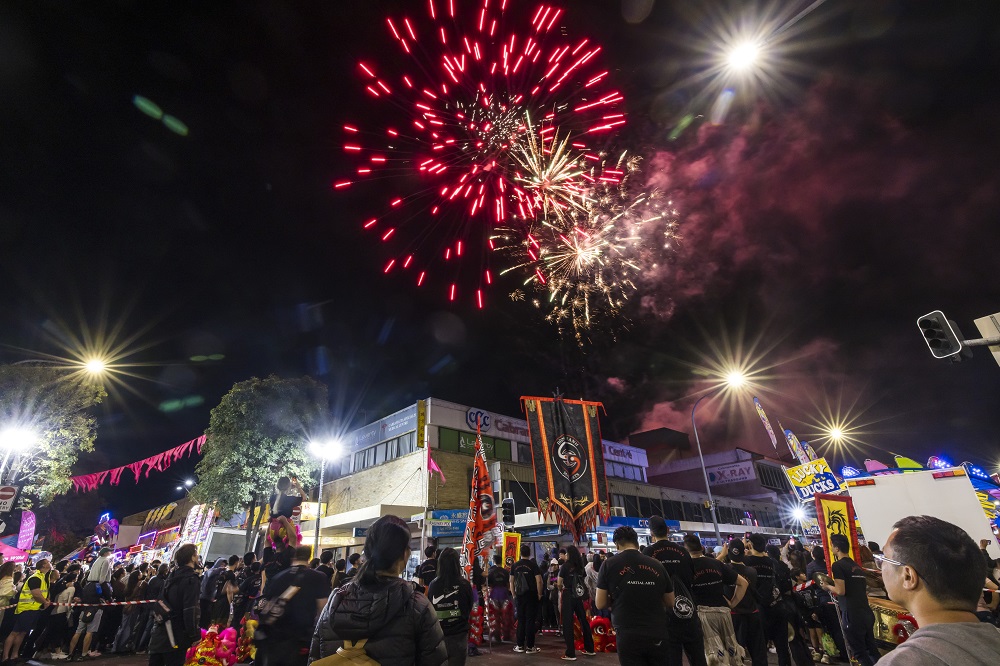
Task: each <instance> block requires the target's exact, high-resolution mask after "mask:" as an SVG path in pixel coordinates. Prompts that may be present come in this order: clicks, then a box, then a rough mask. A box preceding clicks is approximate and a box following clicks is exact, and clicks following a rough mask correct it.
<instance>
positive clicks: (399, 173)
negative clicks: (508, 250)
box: [333, 0, 625, 307]
mask: <svg viewBox="0 0 1000 666" xmlns="http://www.w3.org/2000/svg"><path fill="white" fill-rule="evenodd" d="M422 4H423V6H424V9H425V10H426V16H425V17H423V18H422V19H418V18H417V17H416V16H402V17H389V18H387V19H386V29H387V31H388V33H389V35H390V37H391V38H392V40H393V42H394V43H395V44H396V46H397V47H398V49H399V50H398V54H399V55H400V56H401V58H399V59H398V60H397V61H396V62H392V63H390V64H388V65H387V66H385V67H381V66H376V65H375V63H374V62H373V61H370V60H363V61H361V62H359V63H358V74H359V75H360V78H361V83H362V87H363V88H364V90H365V91H366V93H367V95H368V96H370V97H371V98H372V99H373V100H374V101H376V102H377V103H386V104H389V105H390V106H391V112H392V113H393V114H395V116H396V120H397V122H395V123H394V124H392V125H388V126H386V127H384V128H383V129H380V130H368V129H364V128H363V127H362V126H361V125H360V124H359V123H348V124H345V125H344V127H343V129H344V133H345V135H346V141H345V143H344V145H343V149H344V151H345V152H346V153H347V154H348V155H349V156H350V157H352V158H356V159H357V163H356V165H355V173H354V175H352V176H350V177H348V178H344V179H340V180H337V181H336V182H334V183H333V187H334V189H337V190H340V189H346V188H350V187H351V186H353V185H356V184H359V183H361V182H362V181H366V180H373V179H376V178H380V177H381V178H385V179H389V180H391V181H393V182H392V185H391V187H392V189H393V190H394V191H393V192H392V193H391V194H389V195H388V198H387V202H386V205H385V207H384V208H383V210H382V212H381V213H380V214H376V215H371V216H367V217H366V218H365V219H364V220H363V221H362V226H363V227H364V228H365V229H367V230H370V231H372V232H374V233H377V234H378V235H379V237H380V238H381V239H382V241H383V242H385V243H387V244H389V245H390V247H391V249H392V255H391V256H390V257H389V258H388V259H387V260H386V263H385V265H384V272H385V273H387V274H388V273H391V272H393V271H397V270H409V271H411V272H412V273H413V275H414V279H415V281H416V283H417V284H418V286H419V285H423V284H425V283H427V280H428V276H429V274H430V272H431V271H432V269H433V268H434V263H435V262H437V261H444V262H452V263H453V264H457V263H458V262H459V261H460V260H461V259H465V258H467V257H469V256H472V257H473V258H475V259H478V260H480V263H479V264H478V265H477V266H476V267H475V268H476V270H475V273H474V274H475V277H474V279H473V280H470V281H471V282H474V286H473V287H472V288H471V289H470V288H469V285H467V284H463V285H462V287H461V288H459V285H458V284H457V281H458V278H455V277H454V276H456V275H468V274H469V271H468V270H467V269H466V270H462V269H459V268H458V267H457V265H456V266H454V267H453V268H451V269H450V270H449V272H450V273H451V275H452V276H453V278H452V279H450V280H449V281H448V284H447V286H446V291H447V294H448V298H449V299H450V300H455V299H456V297H458V296H459V295H460V294H461V293H462V292H464V294H462V295H464V296H468V295H469V293H470V292H472V291H474V292H475V301H476V303H477V305H479V307H482V306H483V302H484V297H483V289H484V288H485V287H486V286H488V285H489V284H491V283H492V277H491V273H490V271H489V268H488V261H489V260H488V257H489V251H490V250H492V249H494V248H493V247H491V246H490V245H489V237H490V235H491V234H492V231H493V227H494V226H496V225H510V224H517V223H521V221H525V220H532V219H534V218H535V217H537V216H538V215H545V214H547V213H549V212H551V211H553V210H555V205H556V204H557V203H558V204H560V205H569V197H571V196H577V195H579V194H580V192H579V191H571V190H570V189H567V188H573V187H576V184H574V183H572V182H570V181H571V179H569V178H563V179H562V180H561V182H560V183H559V185H558V187H557V188H556V189H555V190H554V189H553V188H551V187H550V186H549V185H547V184H545V182H544V180H545V179H544V178H543V179H539V178H538V177H537V176H538V175H539V174H538V172H537V171H534V170H533V169H532V164H533V162H532V159H535V162H534V164H535V165H536V166H539V167H542V168H548V167H551V165H552V160H542V161H538V158H541V157H543V156H544V157H552V155H553V154H556V155H558V156H560V158H562V159H564V161H565V164H564V165H563V166H564V167H565V168H566V169H570V170H572V169H577V167H576V166H573V165H576V164H580V165H582V164H584V163H585V160H587V159H588V157H589V158H593V159H596V156H595V155H594V154H593V152H592V151H590V150H589V149H588V146H587V143H586V141H587V140H588V138H593V137H594V136H595V135H596V136H603V135H605V134H607V133H610V132H612V131H614V130H615V128H617V127H619V126H621V125H623V124H624V123H625V116H624V114H623V113H622V112H621V111H619V110H618V107H619V106H620V105H621V103H622V101H623V97H622V95H621V93H619V92H618V91H616V90H613V89H609V88H608V87H607V86H608V78H609V75H608V71H607V70H602V69H600V68H599V67H598V66H597V61H598V59H599V58H598V56H599V54H600V53H601V50H602V49H601V47H600V46H599V45H597V44H595V43H593V42H592V41H591V40H589V39H586V38H580V39H572V40H570V39H569V38H566V37H564V36H562V35H561V34H560V32H561V31H560V30H558V29H557V28H556V26H557V23H558V21H559V19H560V18H562V16H563V10H562V9H559V8H557V7H554V6H551V5H547V4H540V5H538V6H537V7H536V8H535V9H534V10H533V11H529V12H528V13H527V14H525V15H524V16H523V17H522V16H520V15H519V14H518V15H515V13H514V12H508V10H509V8H508V4H512V3H510V2H508V0H467V1H461V0H426V2H424V3H422ZM525 18H530V21H528V22H527V23H526V25H524V21H523V19H525ZM508 19H510V20H509V21H508ZM508 22H510V23H521V24H522V25H523V27H519V28H516V29H508V26H507V23H508ZM532 119H537V124H533V123H532ZM560 137H561V138H560ZM578 170H580V171H582V169H578ZM563 175H564V176H565V175H566V174H565V173H564V174H563ZM550 180H551V179H550ZM384 187H385V186H384ZM560 188H561V189H560ZM386 189H387V190H388V189H389V187H386ZM484 263H485V264H486V266H485V270H483V268H484Z"/></svg>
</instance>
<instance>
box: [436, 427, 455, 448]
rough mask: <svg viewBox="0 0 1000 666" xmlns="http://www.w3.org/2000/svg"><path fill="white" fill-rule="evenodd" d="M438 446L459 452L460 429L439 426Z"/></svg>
mask: <svg viewBox="0 0 1000 666" xmlns="http://www.w3.org/2000/svg"><path fill="white" fill-rule="evenodd" d="M438 448H440V449H441V450H442V451H451V452H452V453H458V431H457V430H452V429H451V428H438Z"/></svg>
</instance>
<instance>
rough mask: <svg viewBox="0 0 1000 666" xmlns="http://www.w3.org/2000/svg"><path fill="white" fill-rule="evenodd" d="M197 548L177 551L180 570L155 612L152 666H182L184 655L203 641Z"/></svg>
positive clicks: (170, 580)
mask: <svg viewBox="0 0 1000 666" xmlns="http://www.w3.org/2000/svg"><path fill="white" fill-rule="evenodd" d="M197 555H198V549H197V548H195V546H194V544H190V543H186V544H184V545H183V546H180V547H178V548H177V551H176V553H175V554H174V561H175V562H176V564H177V569H176V570H174V572H173V573H172V574H170V576H169V577H168V578H167V580H166V582H165V583H164V585H163V589H162V591H161V592H160V598H159V602H158V603H156V604H155V606H154V609H153V613H154V614H155V615H156V619H155V621H154V625H153V632H152V636H151V637H150V639H149V666H183V664H184V656H185V654H186V653H187V651H188V648H190V647H191V646H192V645H194V644H195V643H196V642H198V641H199V640H200V639H201V631H200V627H199V615H200V613H201V608H200V603H199V596H200V593H201V581H199V579H198V574H197V573H196V572H195V569H194V567H195V562H196V558H197Z"/></svg>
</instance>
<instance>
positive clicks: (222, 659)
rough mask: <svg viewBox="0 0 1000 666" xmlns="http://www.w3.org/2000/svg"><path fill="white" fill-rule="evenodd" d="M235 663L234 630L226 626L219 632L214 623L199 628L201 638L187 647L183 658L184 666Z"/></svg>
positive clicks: (222, 665) (217, 665)
mask: <svg viewBox="0 0 1000 666" xmlns="http://www.w3.org/2000/svg"><path fill="white" fill-rule="evenodd" d="M235 663H236V630H235V629H233V628H232V627H227V628H226V629H225V630H224V631H223V632H222V633H219V626H218V625H216V624H213V625H212V626H211V627H209V628H208V629H202V630H201V640H200V641H198V643H197V644H195V645H192V646H191V647H190V648H189V649H188V651H187V655H186V658H185V660H184V666H232V664H235Z"/></svg>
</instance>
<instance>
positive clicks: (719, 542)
mask: <svg viewBox="0 0 1000 666" xmlns="http://www.w3.org/2000/svg"><path fill="white" fill-rule="evenodd" d="M724 386H725V385H723V386H719V387H718V388H715V389H713V390H711V391H709V392H708V393H706V394H705V395H703V396H701V397H700V398H698V399H697V400H696V401H695V403H694V407H692V408H691V428H692V429H693V430H694V443H695V445H696V446H697V447H698V460H699V461H700V462H701V473H702V474H704V475H705V491H706V492H707V493H708V506H709V511H711V512H712V525H713V526H714V527H715V538H716V545H718V546H721V545H722V533H721V532H719V520H718V518H716V516H715V499H714V498H713V497H712V486H711V484H709V482H708V468H707V467H705V456H704V455H703V454H702V452H701V439H700V438H699V437H698V424H697V423H696V422H695V420H694V413H695V412H696V411H697V410H698V405H700V404H701V401H702V400H704V399H705V398H707V397H709V396H710V395H715V394H716V393H718V392H719V391H720V390H721V389H723V388H724Z"/></svg>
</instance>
